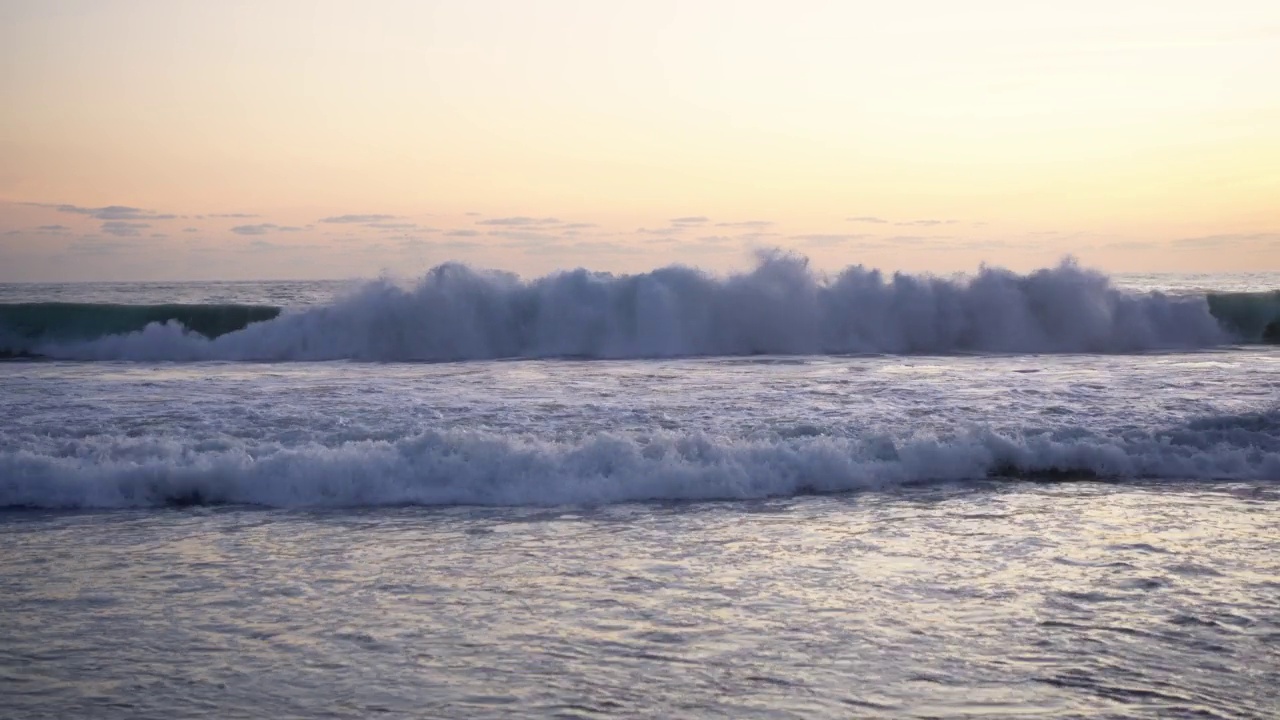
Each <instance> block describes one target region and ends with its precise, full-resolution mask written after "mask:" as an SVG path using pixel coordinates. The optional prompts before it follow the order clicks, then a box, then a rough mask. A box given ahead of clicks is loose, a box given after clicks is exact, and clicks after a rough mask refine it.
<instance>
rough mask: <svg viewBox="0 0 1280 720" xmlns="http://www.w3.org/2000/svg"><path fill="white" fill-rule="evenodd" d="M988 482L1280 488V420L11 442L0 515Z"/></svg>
mask: <svg viewBox="0 0 1280 720" xmlns="http://www.w3.org/2000/svg"><path fill="white" fill-rule="evenodd" d="M989 477H1004V478H1029V479H1053V480H1070V479H1090V478H1101V479H1109V480H1117V481H1119V480H1132V479H1167V480H1237V481H1274V480H1276V479H1277V478H1280V414H1277V413H1269V414H1262V415H1253V416H1240V417H1218V418H1202V419H1199V420H1195V421H1192V422H1190V423H1188V424H1186V425H1185V426H1182V427H1178V428H1174V429H1171V430H1167V431H1160V432H1149V433H1141V434H1134V433H1129V434H1126V435H1124V436H1122V437H1120V436H1104V435H1098V434H1095V433H1090V432H1085V431H1083V430H1079V431H1076V432H1060V433H1055V434H1052V435H1051V434H1039V435H1030V436H1015V435H1001V434H997V433H994V432H991V431H985V430H977V429H975V430H970V431H966V432H962V433H957V434H954V435H950V436H920V437H897V438H895V437H889V436H884V435H871V436H866V437H860V438H851V437H841V436H826V435H823V436H816V437H800V438H794V437H784V436H774V437H767V438H750V439H747V438H732V437H722V436H715V435H709V434H703V433H679V432H654V433H650V434H643V435H626V434H599V435H592V436H588V437H585V438H581V439H577V440H552V439H546V438H538V437H534V436H527V435H506V434H498V433H494V432H489V431H479V430H447V431H435V430H433V431H427V432H423V433H421V434H416V435H411V436H405V437H402V438H398V439H390V440H378V441H368V440H366V441H356V442H343V443H335V444H329V445H325V444H318V443H311V444H304V445H296V446H291V445H286V444H282V443H278V442H271V441H247V440H238V439H230V438H227V439H223V440H218V441H213V440H200V441H194V440H183V439H179V438H175V437H143V438H136V437H127V436H115V435H91V436H87V437H82V438H78V439H62V440H58V441H56V442H55V441H52V440H50V439H47V438H46V439H40V438H27V439H26V440H21V439H19V438H11V439H10V442H9V445H8V447H7V448H6V449H4V450H0V507H37V508H114V507H153V506H164V505H183V504H220V503H230V504H250V505H262V506H272V507H314V506H344V507H351V506H379V505H406V504H409V505H426V506H436V505H459V504H462V505H563V504H569V505H596V504H604V503H617V502H626V501H646V500H710V499H748V498H763V497H776V496H791V495H797V494H804V493H818V492H823V493H825V492H845V491H856V490H868V489H884V488H893V487H899V486H903V485H911V484H918V483H930V482H949V481H964V480H977V479H984V478H989Z"/></svg>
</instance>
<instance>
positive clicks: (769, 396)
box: [0, 256, 1280, 718]
mask: <svg viewBox="0 0 1280 720" xmlns="http://www.w3.org/2000/svg"><path fill="white" fill-rule="evenodd" d="M1277 288H1280V273H1249V274H1235V275H1162V274H1132V275H1117V276H1107V275H1104V274H1101V273H1098V272H1094V271H1090V270H1087V269H1084V268H1081V267H1078V266H1077V265H1075V264H1073V263H1070V262H1067V263H1063V264H1062V265H1059V266H1056V267H1051V268H1046V269H1043V270H1040V271H1036V272H1032V273H1025V274H1019V273H1012V272H1008V271H1004V270H1000V269H997V268H984V269H982V270H980V271H978V272H976V273H972V274H970V275H967V276H964V277H931V276H921V275H908V274H899V275H889V274H881V273H877V272H875V271H871V270H868V269H865V268H861V267H851V268H848V269H846V270H844V271H842V272H839V273H833V274H822V273H818V272H816V271H814V270H812V269H811V268H809V267H808V265H807V264H806V263H805V262H804V261H803V260H802V259H799V258H795V257H789V256H773V257H766V258H763V259H762V260H761V262H760V264H759V265H758V266H757V267H755V268H754V269H753V270H751V271H749V272H745V273H742V274H739V275H734V276H717V277H713V276H710V275H706V274H703V273H700V272H697V271H695V270H691V269H688V268H680V267H671V268H664V269H660V270H656V271H653V272H651V273H645V274H640V275H621V276H615V275H605V274H599V273H591V272H587V271H573V272H565V273H558V274H555V275H551V276H547V277H543V278H537V279H533V280H526V279H521V278H518V277H516V276H513V275H509V274H503V273H497V272H487V271H482V270H475V269H471V268H467V267H463V266H458V265H445V266H441V267H439V268H436V269H435V270H432V271H431V272H429V273H428V274H427V275H426V276H425V277H423V278H420V279H416V280H412V281H400V280H393V279H387V278H383V279H376V280H370V281H344V282H274V283H266V282H200V283H196V282H192V283H133V284H121V283H95V284H44V285H37V284H14V285H0V357H3V358H5V360H4V361H3V362H0V508H3V509H2V510H0V550H2V551H3V552H0V638H3V641H2V642H0V717H5V718H9V717H12V718H69V717H93V718H174V717H184V718H234V717H274V718H290V717H308V718H311V717H316V718H363V717H372V716H378V717H391V718H394V717H406V718H408V717H439V718H484V717H503V718H507V717H530V718H543V717H564V718H599V717H696V718H703V717H716V718H815V717H832V718H835V717H839V718H846V717H886V718H890V717H892V718H899V717H931V718H942V717H1042V718H1068V717H1070V718H1134V717H1138V718H1144V717H1149V718H1181V717H1185V718H1269V717H1275V716H1276V715H1277V713H1278V712H1280V344H1278V343H1280V291H1278V290H1277Z"/></svg>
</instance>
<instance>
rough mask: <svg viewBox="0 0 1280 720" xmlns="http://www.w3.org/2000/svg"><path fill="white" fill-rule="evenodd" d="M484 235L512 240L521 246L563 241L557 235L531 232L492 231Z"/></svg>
mask: <svg viewBox="0 0 1280 720" xmlns="http://www.w3.org/2000/svg"><path fill="white" fill-rule="evenodd" d="M485 234H486V235H488V236H489V237H496V238H502V239H503V240H514V241H516V242H517V243H520V244H522V245H523V244H539V243H541V244H546V243H557V242H560V241H561V240H562V239H563V238H561V237H560V236H559V235H552V234H550V233H542V232H534V231H532V230H493V231H490V232H488V233H485Z"/></svg>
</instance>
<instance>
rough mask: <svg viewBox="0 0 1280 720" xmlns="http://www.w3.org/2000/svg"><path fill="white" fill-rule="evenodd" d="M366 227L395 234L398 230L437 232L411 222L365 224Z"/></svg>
mask: <svg viewBox="0 0 1280 720" xmlns="http://www.w3.org/2000/svg"><path fill="white" fill-rule="evenodd" d="M364 227H367V228H373V229H374V230H381V231H383V232H393V231H396V230H402V231H409V230H413V231H414V232H424V233H429V232H436V229H435V228H431V227H422V226H421V225H419V224H417V223H411V222H373V223H365V224H364Z"/></svg>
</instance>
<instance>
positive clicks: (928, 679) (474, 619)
mask: <svg viewBox="0 0 1280 720" xmlns="http://www.w3.org/2000/svg"><path fill="white" fill-rule="evenodd" d="M1276 499H1277V496H1276V493H1275V491H1274V490H1273V489H1268V488H1265V487H1264V488H1255V487H1250V486H1205V485H1197V486H1185V485H1152V486H1147V487H1133V486H1126V487H1121V486H1112V485H1104V484H1071V485H1031V484H1025V483H1019V484H1011V485H1003V484H998V483H983V484H978V485H973V484H968V485H960V486H950V487H944V488H934V489H929V490H907V491H899V492H894V493H862V494H855V495H847V496H827V497H808V498H791V499H785V500H771V501H755V502H750V503H742V502H726V503H705V504H678V503H677V504H649V505H618V506H612V507H606V508H601V509H594V510H584V509H581V508H574V509H546V508H542V509H532V508H525V509H520V508H514V509H474V508H448V509H434V510H432V509H421V508H406V509H372V510H357V511H345V510H344V511H329V512H301V511H292V512H291V511H261V510H243V509H220V510H209V509H199V508H198V509H193V510H189V511H160V512H156V511H145V512H131V511H130V512H117V513H85V514H34V513H11V514H6V515H4V516H3V517H0V533H3V541H2V542H3V545H4V547H5V552H4V553H3V555H0V637H4V638H5V639H6V640H5V642H4V643H3V645H0V691H2V692H3V695H4V697H5V702H4V703H2V705H3V709H0V715H3V716H8V717H27V718H30V717H97V718H113V717H119V718H138V717H156V718H168V717H228V716H236V715H244V716H256V717H262V716H312V717H366V716H370V715H372V714H374V713H379V712H380V713H383V714H387V715H389V716H391V717H396V716H404V717H422V716H447V717H548V716H553V715H560V716H564V717H601V716H640V715H645V716H665V717H679V716H699V717H733V718H741V717H872V716H879V717H903V716H948V717H950V716H973V717H990V716H994V715H1013V716H1029V715H1038V716H1054V717H1067V716H1071V717H1266V716H1268V715H1270V714H1271V713H1273V712H1274V710H1275V708H1276V707H1277V705H1276V703H1277V701H1280V690H1277V688H1280V654H1278V653H1277V650H1276V648H1277V647H1280V642H1278V641H1280V559H1278V558H1280V553H1278V552H1277V550H1280V536H1277V534H1276V533H1275V518H1276V512H1277V507H1278V506H1277V505H1276Z"/></svg>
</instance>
